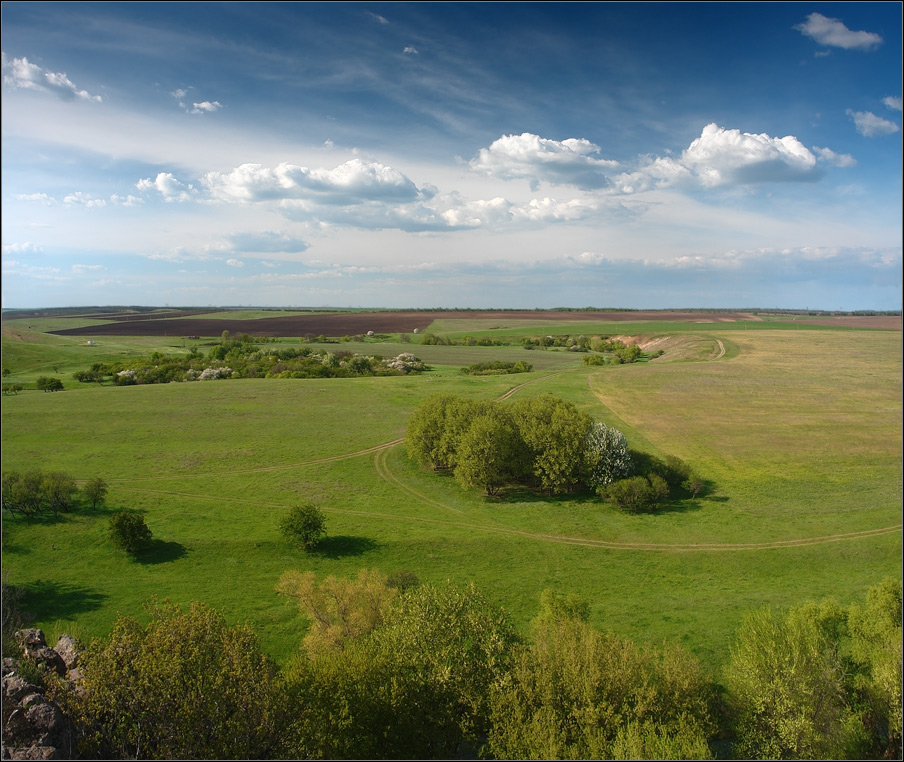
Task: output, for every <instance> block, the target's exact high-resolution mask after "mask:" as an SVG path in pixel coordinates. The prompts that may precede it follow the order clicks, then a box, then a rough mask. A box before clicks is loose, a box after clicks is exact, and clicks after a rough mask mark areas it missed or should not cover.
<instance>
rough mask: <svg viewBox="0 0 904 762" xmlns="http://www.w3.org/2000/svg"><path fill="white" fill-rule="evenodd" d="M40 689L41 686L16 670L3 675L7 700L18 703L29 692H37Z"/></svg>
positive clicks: (4, 692)
mask: <svg viewBox="0 0 904 762" xmlns="http://www.w3.org/2000/svg"><path fill="white" fill-rule="evenodd" d="M39 690H40V688H39V687H38V686H37V685H32V684H31V683H29V682H27V681H26V680H25V679H24V678H21V677H19V675H17V674H16V673H15V672H12V673H10V674H8V675H4V677H3V698H4V700H5V701H11V702H13V703H14V704H18V703H19V701H21V700H22V699H23V698H25V697H26V696H27V695H28V694H29V693H35V692H37V691H39Z"/></svg>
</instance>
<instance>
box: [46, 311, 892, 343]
mask: <svg viewBox="0 0 904 762" xmlns="http://www.w3.org/2000/svg"><path fill="white" fill-rule="evenodd" d="M94 317H95V318H107V317H109V319H110V321H111V322H109V323H106V324H103V325H92V326H84V327H81V328H67V329H64V330H59V331H51V333H55V334H59V335H63V336H220V335H222V333H223V331H224V330H226V331H229V332H230V333H234V334H235V333H239V334H240V333H247V334H248V335H249V336H268V337H283V336H354V335H357V334H365V333H367V332H368V331H373V332H374V333H403V332H406V333H410V332H413V331H414V330H415V329H417V330H419V331H423V330H425V329H426V328H427V327H428V326H429V325H430V324H431V323H432V322H433V321H434V320H438V319H444V320H455V319H464V318H467V319H469V320H474V319H486V320H491V321H499V320H536V321H538V322H540V321H555V322H558V323H563V322H576V321H581V322H585V321H586V322H594V323H601V322H625V321H631V322H636V321H640V320H659V321H662V320H665V321H679V322H713V321H716V322H722V321H736V320H757V319H758V318H756V317H755V316H753V315H750V314H747V313H739V312H718V313H717V312H660V311H649V312H640V311H638V312H610V311H599V312H590V311H587V312H583V311H582V312H558V311H537V310H523V311H516V310H511V311H509V310H505V311H489V310H487V311H482V310H467V311H440V312H414V311H412V312H331V313H311V314H299V315H289V316H287V315H281V316H279V317H272V318H259V319H257V320H239V319H236V320H230V319H228V318H224V317H219V318H204V317H200V316H195V315H192V316H186V317H179V318H169V319H159V318H149V319H143V320H136V319H134V318H132V319H129V320H126V319H122V318H119V317H117V316H115V315H110V316H106V315H96V316H94ZM897 320H898V327H900V321H901V319H900V318H897ZM864 327H867V326H864ZM870 327H874V326H870ZM875 327H878V326H875Z"/></svg>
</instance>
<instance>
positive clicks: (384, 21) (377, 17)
mask: <svg viewBox="0 0 904 762" xmlns="http://www.w3.org/2000/svg"><path fill="white" fill-rule="evenodd" d="M364 13H366V14H367V15H368V16H370V17H371V18H372V19H373V20H374V21H376V22H377V23H378V24H384V25H385V24H388V23H389V21H388V20H387V19H386V18H384V17H383V16H381V15H380V14H378V13H371V12H370V11H364Z"/></svg>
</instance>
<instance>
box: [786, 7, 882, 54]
mask: <svg viewBox="0 0 904 762" xmlns="http://www.w3.org/2000/svg"><path fill="white" fill-rule="evenodd" d="M794 28H795V29H797V30H798V31H800V32H801V33H802V34H804V35H805V36H807V37H810V38H812V39H813V40H815V41H816V42H818V43H819V44H820V45H825V46H827V47H835V48H844V49H846V50H872V49H873V48H877V47H878V46H879V45H881V44H882V37H881V36H880V35H878V34H874V33H873V32H853V31H851V30H850V29H848V28H847V27H846V26H845V25H844V24H843V23H842V22H841V21H839V20H838V19H832V18H828V17H827V16H823V15H822V14H821V13H811V14H810V15H809V16H807V20H806V21H805V22H804V23H802V24H798V25H797V26H795V27H794Z"/></svg>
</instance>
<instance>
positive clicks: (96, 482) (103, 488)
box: [82, 476, 107, 508]
mask: <svg viewBox="0 0 904 762" xmlns="http://www.w3.org/2000/svg"><path fill="white" fill-rule="evenodd" d="M82 497H84V498H85V500H87V501H88V502H89V503H91V507H92V508H97V506H98V505H99V504H101V503H103V502H104V500H105V499H106V497H107V483H106V482H105V481H104V480H103V479H101V478H100V477H99V476H98V477H95V478H94V479H89V480H88V481H87V482H85V486H84V487H82Z"/></svg>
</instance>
